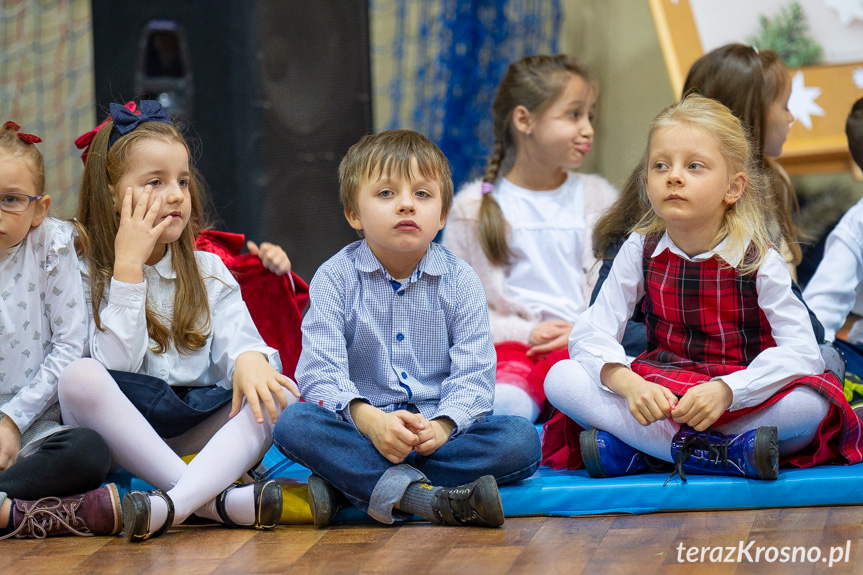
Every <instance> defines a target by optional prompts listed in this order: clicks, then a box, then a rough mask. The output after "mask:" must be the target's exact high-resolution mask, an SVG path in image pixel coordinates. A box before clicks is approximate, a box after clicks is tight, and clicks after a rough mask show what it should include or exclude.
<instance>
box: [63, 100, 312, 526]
mask: <svg viewBox="0 0 863 575" xmlns="http://www.w3.org/2000/svg"><path fill="white" fill-rule="evenodd" d="M77 219H78V221H79V223H80V224H81V225H82V226H83V227H84V228H85V229H86V230H87V232H88V233H89V235H90V238H91V241H90V245H89V246H88V247H87V249H86V251H85V252H84V254H85V257H84V258H83V259H82V261H81V266H80V269H81V273H82V276H83V277H84V283H85V292H86V293H87V296H88V308H89V313H90V319H91V321H90V349H89V351H90V354H91V356H92V359H89V358H87V359H82V360H80V361H78V362H75V363H73V364H72V365H70V366H69V367H68V368H67V369H66V370H65V371H64V372H63V374H62V376H61V378H60V383H59V397H60V405H61V407H62V409H63V416H64V420H65V421H66V422H67V423H69V424H72V425H80V426H86V427H90V428H93V429H96V430H97V431H99V432H100V434H101V435H102V436H103V437H104V438H105V440H106V442H107V443H108V445H109V447H110V448H111V453H112V456H113V459H114V462H115V463H117V464H118V465H120V466H122V467H124V468H126V469H128V470H129V471H131V472H132V473H134V474H135V475H137V476H139V477H141V478H142V479H144V480H145V481H147V482H149V483H150V484H152V485H154V486H156V487H157V488H158V489H157V490H156V491H153V492H150V493H143V492H135V491H133V492H131V493H129V494H127V495H126V496H125V498H124V500H123V521H124V527H125V532H126V538H127V539H129V540H130V541H143V540H145V539H147V538H149V537H153V536H157V535H160V534H162V533H163V532H164V531H165V530H166V529H167V528H169V527H170V526H171V525H173V524H179V523H181V522H182V521H183V520H185V519H186V518H187V517H188V516H190V515H192V514H195V515H198V516H200V517H204V518H208V519H212V520H215V521H219V522H221V523H224V524H226V525H228V526H232V527H240V526H242V527H255V528H259V529H260V528H269V527H273V526H275V524H276V523H277V522H278V520H279V517H280V515H281V502H282V500H281V488H280V487H279V485H278V484H277V483H275V482H274V481H269V482H258V483H255V484H253V485H249V486H242V487H236V486H235V485H234V481H235V480H236V479H237V478H238V477H240V476H242V475H243V474H244V473H245V472H246V471H247V470H248V469H250V468H251V467H252V466H253V465H254V464H255V463H256V462H257V461H259V460H260V459H261V458H262V457H263V455H264V453H266V451H267V449H269V447H270V444H271V441H272V439H271V437H272V425H273V423H274V422H275V421H276V419H277V418H278V415H279V414H280V413H281V410H282V409H283V408H284V407H285V406H287V404H288V402H289V401H296V399H295V397H298V396H299V392H298V390H297V388H296V385H295V384H294V382H293V381H291V380H290V379H289V378H287V377H285V376H284V375H282V374H281V373H280V369H281V365H280V362H279V356H278V352H276V350H275V349H273V348H271V347H269V346H267V345H266V344H265V343H264V341H263V340H262V339H261V337H260V335H259V333H258V331H257V329H256V328H255V325H254V323H253V322H252V319H251V317H250V316H249V312H248V310H247V308H246V305H245V304H244V303H243V300H242V297H241V294H240V289H239V286H238V285H237V282H236V280H235V279H234V277H233V276H232V275H231V273H230V272H229V271H228V269H227V268H226V267H225V265H224V264H223V263H222V261H221V260H220V259H219V257H218V256H216V255H214V254H210V253H206V252H200V251H196V250H195V244H194V240H195V237H196V236H197V234H198V233H199V231H200V230H201V226H202V221H203V210H202V206H201V198H200V194H199V189H198V184H197V182H196V174H195V170H194V167H193V166H192V165H191V162H190V153H189V146H188V144H187V143H186V141H185V140H184V138H183V136H182V134H181V133H180V132H179V130H178V129H177V128H176V127H175V126H174V125H173V124H172V123H171V119H170V117H169V116H168V114H167V113H166V112H165V111H164V110H163V109H162V107H161V106H160V105H159V104H158V103H157V102H154V101H149V100H144V101H142V102H141V105H140V107H139V109H138V110H135V111H134V112H133V111H131V110H129V109H127V108H126V107H124V106H120V105H117V104H112V105H111V118H110V119H109V120H108V123H107V124H106V125H105V126H104V127H103V128H102V129H100V130H99V131H98V132H97V133H96V134H95V135H94V136H93V138H92V141H91V143H90V147H89V149H88V157H87V160H86V167H85V171H84V177H83V180H82V182H81V193H80V207H79V211H78V216H77ZM106 368H107V369H106ZM285 390H287V391H288V392H289V393H286V391H285ZM265 412H266V413H265ZM191 453H198V455H197V456H196V457H195V458H194V459H193V460H192V461H191V462H190V463H189V464H186V463H185V462H184V461H183V460H182V459H181V456H182V455H188V454H191Z"/></svg>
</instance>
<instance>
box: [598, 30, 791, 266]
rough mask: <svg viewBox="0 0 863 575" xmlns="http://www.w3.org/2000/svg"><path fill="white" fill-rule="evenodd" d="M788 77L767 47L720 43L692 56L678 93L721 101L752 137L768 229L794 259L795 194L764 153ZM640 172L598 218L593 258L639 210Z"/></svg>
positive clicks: (618, 238) (610, 246) (619, 237)
mask: <svg viewBox="0 0 863 575" xmlns="http://www.w3.org/2000/svg"><path fill="white" fill-rule="evenodd" d="M787 78H788V70H787V68H786V67H785V64H784V63H783V62H782V60H781V58H779V55H778V54H777V53H776V52H775V51H773V50H761V51H760V52H758V51H756V50H755V49H754V48H752V47H751V46H746V45H743V44H726V45H725V46H720V47H719V48H716V49H715V50H712V51H710V52H708V53H707V54H705V55H704V56H702V57H701V58H699V59H698V60H696V61H695V63H694V64H693V65H692V67H691V68H690V69H689V74H688V75H687V76H686V82H685V83H684V85H683V95H682V96H683V97H686V96H687V95H688V94H699V95H701V96H704V97H706V98H712V99H714V100H717V101H719V102H720V103H721V104H724V105H725V106H726V107H728V109H730V110H731V113H732V114H734V115H735V116H737V118H738V119H739V120H740V121H741V123H742V124H743V127H744V128H745V129H746V130H747V131H748V133H749V137H750V139H751V141H752V156H753V161H754V164H755V166H756V167H757V168H758V169H759V170H761V171H763V172H764V176H765V177H766V179H767V183H768V185H767V189H766V190H765V192H764V193H765V194H767V196H768V197H767V198H765V202H766V205H767V206H775V208H773V209H772V210H770V211H771V212H772V214H771V215H772V216H773V217H771V218H768V222H767V225H768V229H770V230H771V237H772V239H773V241H774V242H776V243H777V244H778V243H780V240H784V241H785V243H786V244H787V246H788V248H789V249H790V250H791V254H792V257H793V263H800V260H801V257H802V255H801V252H800V246H799V245H798V230H797V225H796V224H795V223H794V215H795V214H796V213H797V212H798V211H799V205H798V203H797V195H796V194H795V193H794V187H793V186H792V184H791V180H790V179H789V178H788V175H787V174H786V173H785V171H784V170H783V169H782V168H781V167H780V166H779V165H778V164H776V162H774V161H773V160H771V159H769V158H765V157H764V138H765V129H766V120H767V112H768V110H769V108H770V105H771V104H772V103H773V102H774V101H775V100H776V98H778V97H779V95H780V94H781V92H782V88H783V87H784V85H785V82H786V81H787ZM639 180H640V176H639V175H637V174H635V173H633V174H632V176H630V178H629V180H627V182H626V185H625V186H624V187H623V190H621V194H620V197H619V198H618V199H617V201H616V202H615V203H614V205H613V206H612V207H611V208H610V209H609V211H608V212H606V214H605V215H604V216H603V217H602V218H600V220H599V221H598V222H597V223H596V226H594V229H593V251H594V255H595V256H596V257H597V258H603V257H608V254H609V253H610V252H613V251H616V250H615V249H614V248H616V246H618V245H619V244H620V243H621V242H622V241H623V239H625V236H626V235H627V234H628V233H629V232H630V231H631V230H632V227H633V226H634V225H635V224H636V223H637V222H638V219H639V218H640V217H641V215H642V214H643V213H644V211H643V209H644V206H643V205H641V204H640V203H639V202H640V197H641V196H640V188H639V186H640V181H639Z"/></svg>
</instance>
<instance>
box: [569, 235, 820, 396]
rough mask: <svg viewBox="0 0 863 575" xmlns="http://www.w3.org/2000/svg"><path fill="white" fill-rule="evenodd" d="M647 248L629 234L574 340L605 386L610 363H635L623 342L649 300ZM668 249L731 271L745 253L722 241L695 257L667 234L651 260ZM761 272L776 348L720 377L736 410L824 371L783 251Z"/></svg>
mask: <svg viewBox="0 0 863 575" xmlns="http://www.w3.org/2000/svg"><path fill="white" fill-rule="evenodd" d="M643 249H644V236H643V235H641V234H632V235H630V236H629V238H628V239H627V240H626V242H625V243H624V244H623V246H622V247H621V249H620V251H619V252H618V254H617V257H616V258H615V259H614V264H613V265H612V266H611V272H610V273H609V275H608V279H607V280H606V281H605V283H604V284H603V285H602V289H601V290H600V292H599V295H598V296H597V298H596V302H595V303H594V304H593V305H592V306H590V307H589V308H588V309H587V311H585V312H584V313H583V314H582V315H581V316H580V317H579V318H578V320H577V321H576V322H575V326H574V328H573V330H572V334H571V335H570V338H569V353H570V356H571V357H572V359H574V360H577V361H579V362H581V364H582V366H583V367H584V368H585V370H586V371H587V372H588V373H589V374H590V376H591V377H592V379H593V380H594V381H595V382H596V383H597V384H598V385H600V386H601V387H604V386H603V385H602V384H601V383H600V378H599V374H600V371H601V370H602V367H603V366H604V365H605V364H607V363H619V364H622V365H626V366H629V364H630V360H629V359H628V358H627V357H626V353H625V352H624V350H623V347H622V346H621V345H620V343H619V342H620V339H621V337H623V332H624V329H625V328H626V322H627V321H628V320H629V318H630V317H631V316H632V313H633V311H634V310H635V305H636V304H637V303H638V301H639V300H641V298H642V297H643V296H644V271H643V265H644V263H643V262H644V260H643V255H642V254H643ZM665 250H670V251H671V252H672V253H674V254H675V255H677V256H680V257H682V258H684V259H686V260H689V261H692V262H700V261H704V260H707V259H710V258H712V257H714V256H719V257H721V258H722V259H723V260H725V261H726V262H727V263H728V264H729V265H731V266H732V267H737V265H738V264H739V263H740V261H741V260H742V259H743V255H744V254H743V250H742V249H740V250H736V251H733V250H731V249H730V248H729V246H728V244H727V242H726V241H724V240H723V241H722V242H720V244H719V245H718V246H716V248H715V249H713V250H711V251H708V252H705V253H703V254H699V255H697V256H695V257H692V258H690V257H689V256H687V255H686V254H685V253H684V252H683V251H682V250H681V249H680V248H678V247H677V246H676V245H675V244H674V242H673V241H672V240H671V238H669V237H668V234H667V233H666V234H664V235H663V236H662V238H661V239H660V241H659V242H658V244H657V246H656V249H655V250H654V251H653V254H652V255H651V257H656V256H658V255H659V254H661V253H662V252H663V251H665ZM726 252H728V253H726ZM757 274H758V275H757V276H756V281H755V289H756V291H757V292H758V306H759V307H760V308H761V310H762V311H763V312H764V315H765V316H766V317H767V321H768V323H769V324H770V329H771V333H772V335H773V339H774V341H775V342H776V347H771V348H768V349H765V350H764V351H762V352H761V353H760V354H758V356H757V357H756V358H755V359H754V360H752V363H750V364H749V366H748V367H747V368H746V369H743V370H740V371H737V372H735V373H731V374H728V375H725V376H723V377H722V378H721V379H722V381H724V382H725V383H726V384H727V385H728V387H730V388H731V391H732V394H733V401H732V404H731V408H730V409H731V410H732V411H734V410H738V409H743V408H745V407H750V406H753V405H758V404H759V403H762V402H763V401H765V400H766V399H768V398H769V397H771V396H772V395H773V394H774V393H776V392H777V391H779V389H781V388H782V386H784V385H785V384H787V383H790V382H792V381H794V380H796V379H799V378H801V377H804V376H807V375H814V374H820V373H823V371H824V360H823V359H822V358H821V353H820V351H819V348H818V343H817V341H816V340H815V333H814V332H813V331H812V324H811V323H810V321H809V314H808V312H807V311H806V307H805V306H804V305H803V304H802V303H801V302H800V300H799V299H797V298H796V297H795V296H794V294H793V293H792V291H791V275H790V274H789V272H788V266H787V265H786V263H785V260H783V259H782V256H781V255H779V252H777V251H776V250H773V249H771V250H769V252H768V254H767V256H766V258H765V259H764V261H763V262H762V263H761V266H760V267H759V268H758V272H757Z"/></svg>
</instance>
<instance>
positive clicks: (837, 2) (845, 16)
mask: <svg viewBox="0 0 863 575" xmlns="http://www.w3.org/2000/svg"><path fill="white" fill-rule="evenodd" d="M824 5H825V6H827V7H828V8H832V9H833V10H835V11H836V13H837V14H838V15H839V21H840V22H842V25H843V26H847V25H848V24H850V23H851V21H852V20H854V19H855V18H856V19H857V20H860V21H863V0H824Z"/></svg>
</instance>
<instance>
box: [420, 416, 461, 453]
mask: <svg viewBox="0 0 863 575" xmlns="http://www.w3.org/2000/svg"><path fill="white" fill-rule="evenodd" d="M420 417H422V416H420ZM422 419H423V423H424V424H425V428H424V429H416V430H414V432H415V433H416V435H417V438H418V439H419V443H417V445H416V446H414V451H416V452H417V453H419V454H420V455H424V456H426V457H428V456H429V455H431V454H432V453H434V452H435V451H437V450H438V449H439V448H440V447H442V446H443V444H444V443H446V442H447V441H449V434H450V433H451V432H452V430H453V428H454V427H455V423H454V422H453V421H452V420H450V419H449V418H448V417H440V418H435V419H432V420H431V421H429V420H427V419H426V418H425V417H423V418H422Z"/></svg>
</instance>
